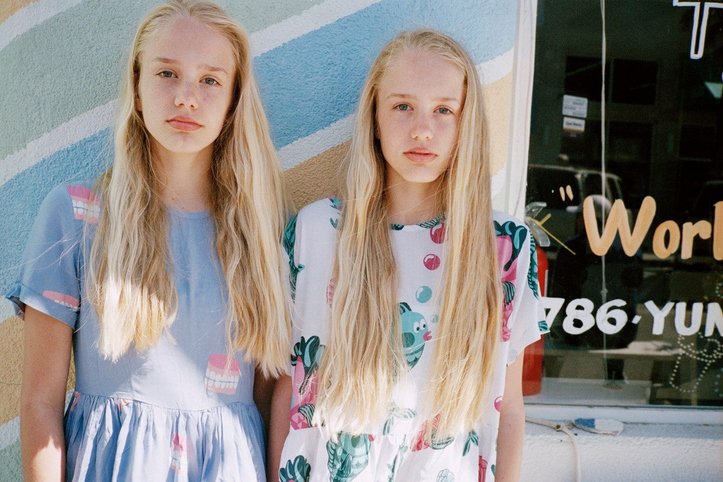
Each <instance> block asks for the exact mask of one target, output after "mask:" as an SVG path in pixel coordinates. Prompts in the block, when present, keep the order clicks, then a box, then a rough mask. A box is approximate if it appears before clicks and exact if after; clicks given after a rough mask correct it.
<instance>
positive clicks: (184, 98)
mask: <svg viewBox="0 0 723 482" xmlns="http://www.w3.org/2000/svg"><path fill="white" fill-rule="evenodd" d="M175 104H176V107H186V108H188V109H196V108H197V107H198V98H197V95H196V84H195V83H194V82H183V83H181V84H180V85H179V86H178V90H177V91H176V99H175Z"/></svg>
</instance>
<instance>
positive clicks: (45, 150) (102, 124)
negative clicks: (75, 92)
mask: <svg viewBox="0 0 723 482" xmlns="http://www.w3.org/2000/svg"><path fill="white" fill-rule="evenodd" d="M115 108H116V101H115V100H112V101H110V102H108V103H107V104H104V105H101V106H99V107H96V108H94V109H92V110H89V111H87V112H84V113H82V114H80V115H79V116H77V117H74V118H72V119H70V120H69V121H68V122H66V123H65V124H61V125H60V126H58V127H56V128H55V129H53V130H52V131H50V132H46V133H45V134H43V135H42V136H40V137H38V138H37V139H34V140H32V141H30V142H29V143H28V144H27V145H26V146H25V147H24V148H23V149H20V150H19V151H17V152H14V153H13V154H10V155H9V156H8V157H6V158H5V159H3V160H0V166H2V170H0V186H2V185H3V184H5V183H6V182H8V181H9V180H10V179H12V178H13V177H14V176H16V175H18V174H20V173H21V172H23V171H25V170H26V169H29V168H31V167H33V166H34V165H35V164H37V163H38V162H40V161H41V160H42V159H45V158H46V157H48V156H50V155H52V154H54V153H56V152H58V151H60V150H61V149H63V148H65V147H68V146H72V145H73V144H75V143H76V142H80V141H81V140H83V139H85V138H86V137H89V136H92V135H93V134H96V133H98V132H100V131H102V130H103V129H106V128H108V127H110V126H111V125H112V124H113V114H114V113H115Z"/></svg>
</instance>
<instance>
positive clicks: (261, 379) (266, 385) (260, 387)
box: [254, 369, 275, 434]
mask: <svg viewBox="0 0 723 482" xmlns="http://www.w3.org/2000/svg"><path fill="white" fill-rule="evenodd" d="M274 382H275V380H274V379H273V378H266V377H265V376H264V374H263V373H262V372H261V371H260V370H258V369H256V374H255V377H254V402H255V403H256V407H257V408H258V409H259V413H260V414H261V418H262V419H263V421H264V430H265V431H266V433H267V434H268V433H269V419H270V417H271V393H272V391H273V389H274Z"/></svg>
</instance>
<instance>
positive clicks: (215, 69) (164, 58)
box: [151, 57, 228, 75]
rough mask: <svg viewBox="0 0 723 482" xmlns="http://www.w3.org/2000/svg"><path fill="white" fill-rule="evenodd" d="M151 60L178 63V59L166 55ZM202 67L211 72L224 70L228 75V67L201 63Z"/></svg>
mask: <svg viewBox="0 0 723 482" xmlns="http://www.w3.org/2000/svg"><path fill="white" fill-rule="evenodd" d="M151 62H158V63H161V64H169V65H176V64H178V62H177V61H175V60H173V59H169V58H166V57H156V58H155V59H153V60H152V61H151ZM200 67H201V69H203V70H208V71H209V72H223V73H224V74H227V75H228V72H226V69H224V68H223V67H216V66H214V65H209V64H202V65H200Z"/></svg>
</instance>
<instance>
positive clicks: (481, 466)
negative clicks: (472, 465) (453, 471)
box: [478, 457, 487, 482]
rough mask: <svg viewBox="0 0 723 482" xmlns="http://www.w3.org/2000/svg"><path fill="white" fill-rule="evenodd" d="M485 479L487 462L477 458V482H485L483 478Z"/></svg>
mask: <svg viewBox="0 0 723 482" xmlns="http://www.w3.org/2000/svg"><path fill="white" fill-rule="evenodd" d="M486 477H487V461H486V460H485V459H484V458H482V457H480V458H479V477H478V480H479V482H485V478H486Z"/></svg>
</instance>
